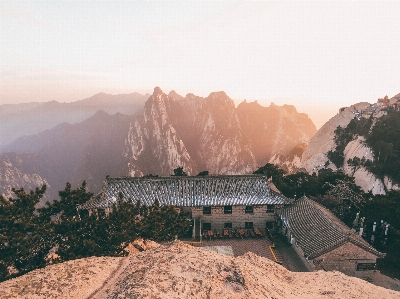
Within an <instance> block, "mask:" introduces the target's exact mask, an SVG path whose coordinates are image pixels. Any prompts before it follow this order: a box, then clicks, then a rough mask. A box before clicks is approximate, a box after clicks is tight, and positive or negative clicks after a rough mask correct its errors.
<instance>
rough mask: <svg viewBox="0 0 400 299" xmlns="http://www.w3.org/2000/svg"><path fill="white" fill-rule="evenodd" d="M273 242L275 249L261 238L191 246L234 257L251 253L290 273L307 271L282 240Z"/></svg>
mask: <svg viewBox="0 0 400 299" xmlns="http://www.w3.org/2000/svg"><path fill="white" fill-rule="evenodd" d="M273 240H274V244H275V247H273V243H272V242H271V240H270V239H269V238H268V237H263V238H259V239H252V238H243V239H237V238H229V239H211V240H209V239H205V240H204V239H203V241H202V242H201V243H200V242H193V243H191V244H192V245H193V246H196V247H203V248H205V249H208V250H213V251H217V252H219V253H221V254H226V255H230V256H235V257H237V256H240V255H243V254H245V253H246V252H253V253H255V254H257V255H259V256H262V257H265V258H268V259H270V260H272V261H275V260H276V261H277V262H279V263H280V264H281V265H282V266H284V267H285V268H287V269H288V270H290V271H294V272H307V271H308V270H307V268H306V267H305V265H304V264H303V262H302V261H301V260H300V258H299V257H298V256H297V254H296V252H295V251H294V250H293V248H292V247H291V246H290V245H289V244H287V243H286V242H284V240H282V239H280V238H277V239H273ZM189 243H190V242H189Z"/></svg>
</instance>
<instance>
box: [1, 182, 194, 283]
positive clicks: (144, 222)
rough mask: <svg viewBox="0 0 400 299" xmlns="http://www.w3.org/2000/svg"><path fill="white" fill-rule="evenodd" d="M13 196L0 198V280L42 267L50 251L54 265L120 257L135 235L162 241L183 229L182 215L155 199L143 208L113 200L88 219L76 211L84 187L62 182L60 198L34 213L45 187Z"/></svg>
mask: <svg viewBox="0 0 400 299" xmlns="http://www.w3.org/2000/svg"><path fill="white" fill-rule="evenodd" d="M13 191H14V193H15V198H14V199H9V200H5V199H4V198H0V281H2V280H5V279H8V278H10V277H11V276H10V275H9V274H8V270H7V267H9V266H11V267H14V268H16V269H17V270H18V274H17V275H21V274H24V273H26V272H28V271H31V270H33V269H37V268H40V267H43V266H45V265H46V264H47V263H48V262H47V261H46V256H47V255H48V253H49V251H50V249H52V248H58V249H57V254H58V255H59V257H60V259H59V261H67V260H71V259H76V258H83V257H89V256H105V255H107V256H121V255H125V254H126V252H125V251H124V247H125V246H126V245H127V244H128V243H129V242H132V241H134V240H135V239H137V238H139V237H143V238H147V239H151V240H155V241H167V240H172V239H174V237H175V235H183V234H184V233H186V232H187V230H188V228H189V225H190V223H189V221H187V218H188V215H186V214H184V213H179V212H178V211H177V210H176V209H175V208H174V207H173V206H161V207H160V205H159V202H158V200H156V201H155V202H154V204H153V205H151V206H149V207H147V206H144V205H142V204H141V203H140V202H136V203H132V202H131V201H130V200H126V199H124V198H123V196H122V194H121V195H120V196H119V199H118V202H117V204H116V205H114V207H113V209H112V210H113V211H112V212H111V213H110V214H109V215H106V214H105V212H104V210H99V211H98V212H96V213H93V214H92V215H89V213H88V212H87V211H81V212H80V213H79V214H78V212H77V205H78V204H82V203H84V202H86V201H87V200H88V199H90V198H91V197H92V193H90V192H88V191H87V190H86V183H85V182H83V183H82V185H81V186H80V187H79V188H77V189H72V188H71V184H70V183H67V184H66V187H65V189H64V190H62V191H60V192H59V195H60V200H59V201H54V202H53V203H49V202H48V203H47V204H46V206H45V207H44V208H41V209H38V210H35V204H36V203H38V202H39V200H40V198H41V197H42V196H43V194H44V192H45V191H46V186H43V187H42V188H40V189H39V188H36V190H35V191H31V192H30V193H26V192H25V191H24V190H23V189H19V190H14V189H13Z"/></svg>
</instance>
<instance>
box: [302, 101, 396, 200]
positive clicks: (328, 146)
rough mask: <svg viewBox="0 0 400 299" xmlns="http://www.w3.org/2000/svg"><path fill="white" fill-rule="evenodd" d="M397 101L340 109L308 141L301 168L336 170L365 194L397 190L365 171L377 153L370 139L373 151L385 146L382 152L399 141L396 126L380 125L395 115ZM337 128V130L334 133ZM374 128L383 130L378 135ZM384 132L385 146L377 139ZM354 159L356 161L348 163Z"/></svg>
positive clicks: (384, 180) (389, 183) (387, 179)
mask: <svg viewBox="0 0 400 299" xmlns="http://www.w3.org/2000/svg"><path fill="white" fill-rule="evenodd" d="M398 100H399V99H397V98H396V97H394V98H392V99H388V98H387V97H385V99H379V100H378V103H375V104H369V103H358V104H355V105H352V106H350V107H347V108H342V109H340V111H339V113H338V114H337V115H336V116H334V117H333V118H331V119H330V120H329V121H328V122H327V123H326V124H324V125H323V126H322V127H321V129H320V130H319V131H318V132H317V134H315V135H314V137H313V138H312V139H311V140H310V142H309V144H308V146H307V148H306V150H305V151H304V153H303V156H302V160H301V163H302V167H304V168H305V169H306V170H307V171H308V172H309V173H312V172H318V170H319V169H322V168H331V169H333V170H336V169H337V168H340V169H342V170H343V172H344V173H346V174H347V175H350V176H353V177H354V178H355V183H356V184H357V185H359V186H360V187H361V188H362V189H363V190H364V191H365V192H369V191H371V192H372V193H373V194H385V193H386V190H390V189H399V186H398V185H396V184H394V183H393V182H392V179H391V178H389V177H388V176H387V175H379V176H378V175H376V174H374V173H372V172H370V171H369V170H371V169H372V168H371V167H369V168H368V167H367V164H375V166H374V167H375V168H376V166H377V165H376V164H377V160H379V158H380V152H381V150H376V152H375V153H374V151H373V149H372V148H371V147H370V146H369V145H368V140H371V136H374V138H375V143H376V144H377V147H376V148H379V146H381V147H382V146H386V145H387V146H388V148H386V149H385V151H386V152H387V153H389V152H390V146H391V147H392V149H393V143H394V142H397V141H396V140H398V139H399V136H400V135H399V134H400V131H399V129H398V126H397V125H394V127H390V126H387V127H385V124H382V125H381V124H380V122H381V120H385V121H386V119H387V117H388V113H389V112H390V111H393V113H395V111H396V110H398V107H399V103H400V102H398ZM396 115H397V114H396ZM393 117H394V118H396V117H397V116H393ZM376 124H379V126H378V125H376ZM388 124H389V123H388ZM338 127H340V128H339V129H338V130H337V131H335V130H336V129H337V128H338ZM378 127H379V128H380V129H381V130H383V131H382V133H376V132H375V131H374V130H375V129H377V128H378ZM335 132H336V133H335ZM386 133H388V134H387V136H386V138H387V139H388V140H386V142H388V143H387V144H386V143H385V142H383V140H381V139H382V138H383V135H384V134H386ZM338 134H339V135H338ZM371 134H372V135H371ZM335 136H336V137H335ZM388 136H389V137H388ZM390 136H391V137H390ZM335 138H336V139H337V140H336V141H335ZM368 138H369V139H368ZM367 139H368V140H367ZM396 146H397V145H396ZM396 151H397V149H395V151H392V152H390V154H391V155H394V154H395V153H396ZM393 157H395V156H393ZM354 159H355V161H356V162H352V161H353V160H354ZM349 160H350V164H349ZM378 164H379V163H378ZM378 166H379V165H378ZM378 168H379V167H378ZM380 168H382V165H380ZM368 169H369V170H368Z"/></svg>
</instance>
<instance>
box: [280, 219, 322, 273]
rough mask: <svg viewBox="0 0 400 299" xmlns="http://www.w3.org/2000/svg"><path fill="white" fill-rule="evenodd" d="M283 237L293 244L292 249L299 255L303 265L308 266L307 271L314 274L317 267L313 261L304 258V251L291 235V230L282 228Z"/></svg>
mask: <svg viewBox="0 0 400 299" xmlns="http://www.w3.org/2000/svg"><path fill="white" fill-rule="evenodd" d="M279 232H280V233H281V234H282V235H284V236H285V237H286V238H287V241H288V242H289V243H291V244H292V247H293V249H294V251H295V252H296V253H297V255H298V256H299V258H300V259H301V261H302V262H303V264H304V265H305V266H306V268H307V270H308V271H310V272H312V271H314V270H315V265H314V264H313V262H312V260H311V261H310V260H308V259H306V258H305V256H304V251H303V250H302V249H301V247H300V246H299V245H298V243H297V241H296V238H295V237H294V236H293V235H292V234H291V232H290V230H289V229H286V227H284V226H283V227H281V228H280V231H279Z"/></svg>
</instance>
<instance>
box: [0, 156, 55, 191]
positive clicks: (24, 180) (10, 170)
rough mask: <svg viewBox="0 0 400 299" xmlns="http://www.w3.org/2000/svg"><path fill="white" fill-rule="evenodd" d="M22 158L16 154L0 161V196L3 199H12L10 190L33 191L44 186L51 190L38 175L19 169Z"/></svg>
mask: <svg viewBox="0 0 400 299" xmlns="http://www.w3.org/2000/svg"><path fill="white" fill-rule="evenodd" d="M21 162H22V157H20V156H19V155H16V154H10V155H7V157H4V158H3V159H2V161H0V182H2V184H1V185H0V195H3V196H4V197H5V198H10V197H13V195H14V193H13V192H12V191H11V188H13V187H14V188H16V189H19V188H20V187H24V188H25V189H26V190H34V189H35V188H36V187H40V186H42V185H44V184H46V185H47V187H48V188H51V186H50V185H49V183H48V182H47V181H46V180H45V179H43V178H42V177H41V176H40V175H39V174H37V173H34V172H33V173H32V172H28V173H27V172H26V171H25V170H24V169H21V166H22V165H21Z"/></svg>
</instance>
